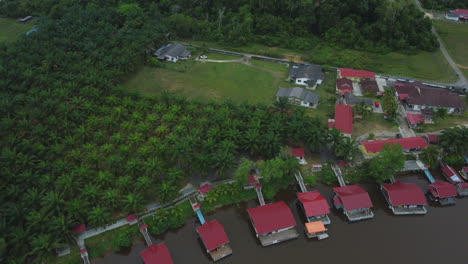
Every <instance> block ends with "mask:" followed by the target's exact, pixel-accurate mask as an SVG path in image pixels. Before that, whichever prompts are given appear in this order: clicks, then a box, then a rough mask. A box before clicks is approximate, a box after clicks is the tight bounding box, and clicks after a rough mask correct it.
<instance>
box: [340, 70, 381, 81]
mask: <svg viewBox="0 0 468 264" xmlns="http://www.w3.org/2000/svg"><path fill="white" fill-rule="evenodd" d="M340 76H341V77H348V78H370V79H375V73H373V72H370V71H363V70H354V69H347V68H341V69H340Z"/></svg>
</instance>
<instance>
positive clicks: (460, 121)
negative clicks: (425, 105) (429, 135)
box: [422, 113, 468, 132]
mask: <svg viewBox="0 0 468 264" xmlns="http://www.w3.org/2000/svg"><path fill="white" fill-rule="evenodd" d="M457 125H468V113H465V115H464V116H458V115H450V116H448V117H447V118H445V119H442V120H439V121H437V122H436V123H435V124H425V125H424V127H423V129H422V132H437V131H441V130H443V129H446V128H450V127H453V126H457Z"/></svg>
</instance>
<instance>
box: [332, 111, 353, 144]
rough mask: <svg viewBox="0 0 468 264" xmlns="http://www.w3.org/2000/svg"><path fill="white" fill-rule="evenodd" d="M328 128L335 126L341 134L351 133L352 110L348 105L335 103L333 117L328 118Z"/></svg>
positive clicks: (349, 134) (347, 134)
mask: <svg viewBox="0 0 468 264" xmlns="http://www.w3.org/2000/svg"><path fill="white" fill-rule="evenodd" d="M328 128H336V129H338V130H339V131H340V132H341V133H343V135H345V136H347V137H351V135H352V134H353V110H352V108H351V106H349V105H341V104H338V105H335V119H329V120H328Z"/></svg>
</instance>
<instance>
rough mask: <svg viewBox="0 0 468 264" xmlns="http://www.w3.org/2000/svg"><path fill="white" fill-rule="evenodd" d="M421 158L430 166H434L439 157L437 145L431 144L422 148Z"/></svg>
mask: <svg viewBox="0 0 468 264" xmlns="http://www.w3.org/2000/svg"><path fill="white" fill-rule="evenodd" d="M421 158H422V159H423V160H424V161H425V162H426V163H427V164H429V165H430V166H431V167H435V166H436V165H437V161H438V159H439V148H438V147H437V146H434V145H432V146H429V147H427V148H425V149H423V152H422V154H421Z"/></svg>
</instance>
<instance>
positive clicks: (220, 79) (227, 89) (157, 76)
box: [124, 61, 286, 104]
mask: <svg viewBox="0 0 468 264" xmlns="http://www.w3.org/2000/svg"><path fill="white" fill-rule="evenodd" d="M185 63H187V65H190V66H187V67H185V66H183V64H181V66H180V67H182V68H183V69H185V72H183V71H177V70H174V69H173V67H174V66H175V65H170V67H169V69H166V68H150V67H142V68H141V69H140V70H139V71H138V72H136V73H135V74H134V75H133V76H131V77H130V78H129V79H128V80H127V81H126V82H125V83H124V86H125V87H127V88H128V89H129V90H130V91H136V92H138V93H141V94H143V95H149V96H152V95H157V94H159V93H160V92H161V91H164V90H167V91H171V92H175V93H179V94H182V95H184V96H186V97H188V98H208V99H217V100H224V99H232V100H235V101H249V102H252V103H258V102H263V103H267V104H270V103H271V102H272V101H273V100H274V97H275V94H276V92H277V90H278V85H279V83H280V80H283V79H285V78H286V75H285V73H284V72H272V70H271V69H272V68H274V67H275V66H273V65H270V66H268V67H266V66H265V69H259V68H257V67H255V68H254V67H251V66H247V65H245V64H242V63H237V62H234V63H213V62H206V63H203V62H196V63H194V64H193V65H191V63H192V62H191V61H189V62H185ZM272 64H273V63H272Z"/></svg>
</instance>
